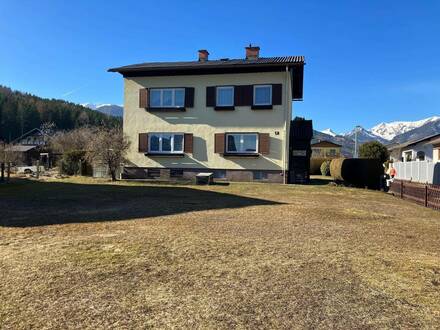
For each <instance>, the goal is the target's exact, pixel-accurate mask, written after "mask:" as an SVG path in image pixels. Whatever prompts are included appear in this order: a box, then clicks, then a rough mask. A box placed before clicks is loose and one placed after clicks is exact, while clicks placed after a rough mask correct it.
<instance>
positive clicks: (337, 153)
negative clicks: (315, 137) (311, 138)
mask: <svg viewBox="0 0 440 330" xmlns="http://www.w3.org/2000/svg"><path fill="white" fill-rule="evenodd" d="M311 147H312V158H338V157H341V148H342V146H341V145H340V144H336V143H333V142H330V141H325V140H323V141H318V142H315V143H312V145H311Z"/></svg>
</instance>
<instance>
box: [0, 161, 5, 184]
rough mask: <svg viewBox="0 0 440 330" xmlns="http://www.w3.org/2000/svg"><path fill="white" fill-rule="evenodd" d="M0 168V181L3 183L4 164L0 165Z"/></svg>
mask: <svg viewBox="0 0 440 330" xmlns="http://www.w3.org/2000/svg"><path fill="white" fill-rule="evenodd" d="M0 167H1V177H0V181H5V163H1V165H0Z"/></svg>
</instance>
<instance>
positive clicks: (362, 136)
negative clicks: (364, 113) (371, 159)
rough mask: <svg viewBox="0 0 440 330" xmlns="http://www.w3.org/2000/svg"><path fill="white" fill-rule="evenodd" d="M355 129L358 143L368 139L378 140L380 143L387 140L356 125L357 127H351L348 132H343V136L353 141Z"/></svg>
mask: <svg viewBox="0 0 440 330" xmlns="http://www.w3.org/2000/svg"><path fill="white" fill-rule="evenodd" d="M356 131H357V139H358V142H359V143H365V142H370V141H379V142H381V143H387V142H388V141H387V140H385V139H384V138H382V137H380V136H378V135H376V134H374V133H372V132H371V131H369V130H366V129H365V128H363V127H361V126H358V127H357V128H354V129H352V130H351V131H350V132H348V133H345V134H344V137H346V138H348V139H351V140H353V141H354V139H355V136H356Z"/></svg>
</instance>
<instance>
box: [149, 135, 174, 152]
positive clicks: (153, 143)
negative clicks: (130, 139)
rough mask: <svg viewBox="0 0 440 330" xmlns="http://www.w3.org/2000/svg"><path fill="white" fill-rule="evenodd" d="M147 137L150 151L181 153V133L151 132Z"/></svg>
mask: <svg viewBox="0 0 440 330" xmlns="http://www.w3.org/2000/svg"><path fill="white" fill-rule="evenodd" d="M148 137H149V143H148V146H149V152H151V153H163V154H172V153H183V134H181V133H177V134H176V133H151V134H149V135H148Z"/></svg>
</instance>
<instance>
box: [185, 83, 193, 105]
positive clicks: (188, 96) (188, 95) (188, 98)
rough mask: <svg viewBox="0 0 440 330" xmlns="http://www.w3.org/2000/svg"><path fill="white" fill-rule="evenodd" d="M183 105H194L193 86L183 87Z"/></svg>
mask: <svg viewBox="0 0 440 330" xmlns="http://www.w3.org/2000/svg"><path fill="white" fill-rule="evenodd" d="M185 107H186V108H193V107H194V87H186V88H185Z"/></svg>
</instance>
